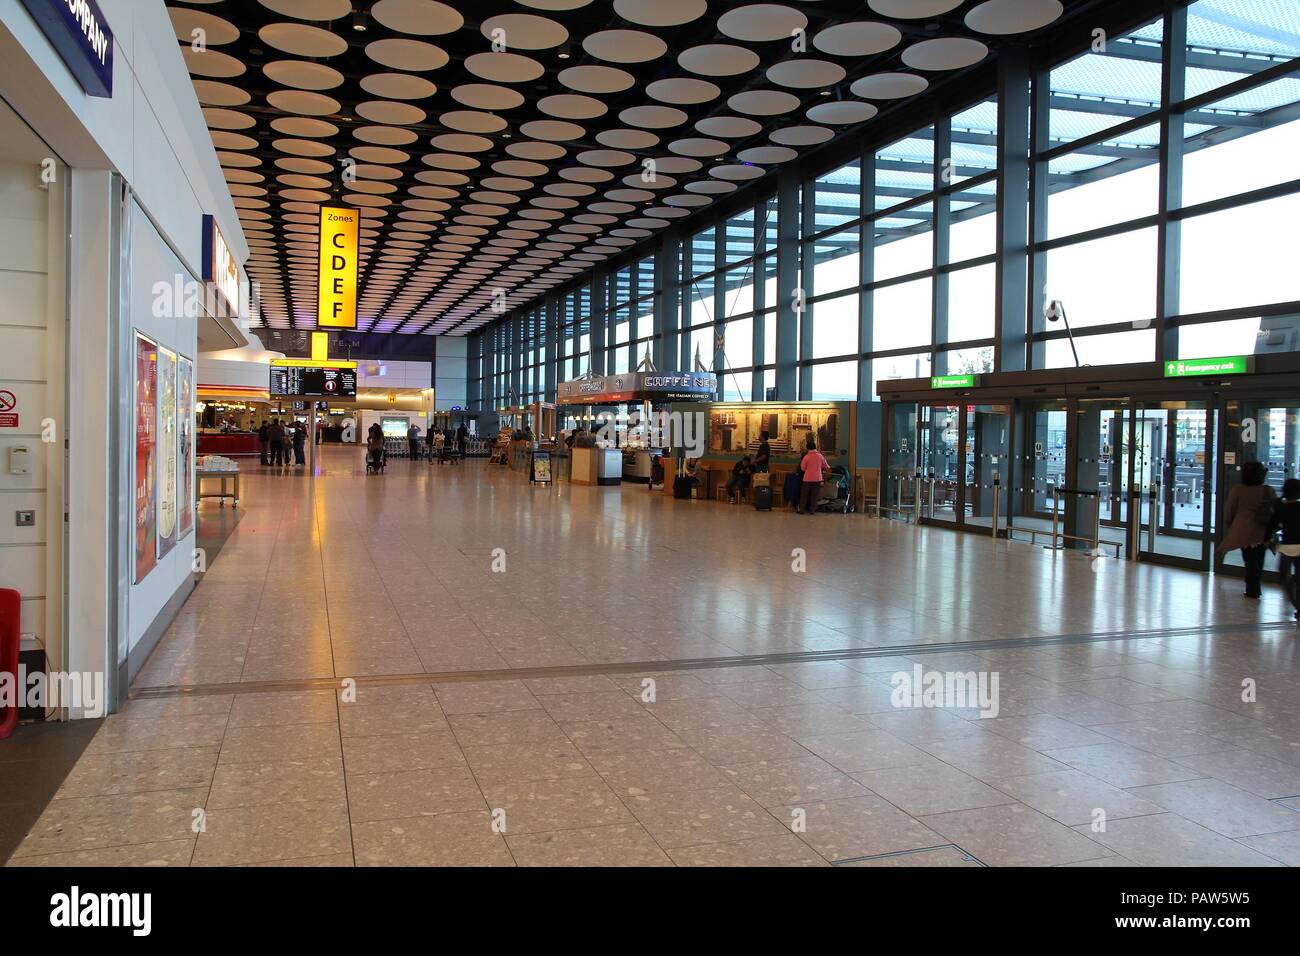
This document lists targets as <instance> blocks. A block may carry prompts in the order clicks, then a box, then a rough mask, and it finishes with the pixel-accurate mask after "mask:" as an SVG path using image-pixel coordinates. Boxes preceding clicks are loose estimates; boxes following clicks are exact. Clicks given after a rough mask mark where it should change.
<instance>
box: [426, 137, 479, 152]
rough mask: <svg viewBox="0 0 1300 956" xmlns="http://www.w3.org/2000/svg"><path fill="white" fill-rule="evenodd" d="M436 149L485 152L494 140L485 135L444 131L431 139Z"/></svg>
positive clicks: (430, 142)
mask: <svg viewBox="0 0 1300 956" xmlns="http://www.w3.org/2000/svg"><path fill="white" fill-rule="evenodd" d="M429 145H430V146H432V147H433V148H434V149H445V150H450V151H451V152H453V153H485V152H487V151H488V150H489V149H491V148H492V140H490V139H488V138H487V137H485V136H470V135H469V134H466V133H443V134H442V135H441V136H435V137H433V138H432V139H431V140H429Z"/></svg>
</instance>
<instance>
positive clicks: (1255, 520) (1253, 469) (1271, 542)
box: [1219, 461, 1300, 621]
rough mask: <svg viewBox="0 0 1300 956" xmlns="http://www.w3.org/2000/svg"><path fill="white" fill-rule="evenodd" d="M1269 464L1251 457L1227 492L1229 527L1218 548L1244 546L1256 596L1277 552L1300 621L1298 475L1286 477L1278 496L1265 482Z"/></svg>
mask: <svg viewBox="0 0 1300 956" xmlns="http://www.w3.org/2000/svg"><path fill="white" fill-rule="evenodd" d="M1267 477H1268V469H1267V468H1266V467H1264V465H1263V464H1262V463H1261V462H1258V461H1248V462H1246V464H1244V465H1243V466H1242V468H1241V484H1239V485H1237V486H1236V487H1234V488H1233V489H1232V491H1231V493H1230V494H1229V495H1228V504H1227V511H1226V514H1225V515H1224V518H1225V524H1226V528H1225V530H1224V533H1223V538H1222V539H1221V540H1220V542H1219V551H1220V553H1221V554H1226V553H1227V552H1229V551H1235V550H1237V549H1240V550H1241V560H1242V563H1243V564H1244V565H1245V566H1246V591H1245V593H1244V595H1243V596H1244V597H1246V598H1248V599H1250V600H1258V599H1259V598H1260V597H1261V596H1262V595H1263V588H1262V583H1263V578H1264V563H1265V559H1266V558H1267V555H1268V552H1269V551H1274V552H1275V553H1276V554H1277V556H1278V573H1279V575H1280V576H1281V579H1282V589H1283V590H1284V591H1285V592H1286V596H1287V598H1288V599H1289V600H1290V601H1291V606H1292V608H1293V609H1294V611H1295V618H1296V620H1297V621H1300V584H1298V583H1297V580H1296V577H1297V570H1298V569H1300V478H1288V479H1286V480H1285V481H1284V482H1283V483H1282V495H1281V497H1279V496H1278V494H1277V492H1275V491H1274V490H1273V489H1272V487H1271V486H1269V485H1268V484H1266V483H1265V479H1267Z"/></svg>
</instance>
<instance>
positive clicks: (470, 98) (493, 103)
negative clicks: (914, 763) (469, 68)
mask: <svg viewBox="0 0 1300 956" xmlns="http://www.w3.org/2000/svg"><path fill="white" fill-rule="evenodd" d="M451 98H452V99H453V100H455V101H456V102H457V103H460V104H461V105H462V106H469V107H473V108H474V109H477V110H512V109H514V108H515V107H516V106H522V105H523V102H524V95H523V94H522V93H520V92H518V91H516V90H512V89H510V87H508V86H496V85H495V84H492V83H463V84H461V85H460V86H457V87H455V88H454V89H453V90H452V91H451Z"/></svg>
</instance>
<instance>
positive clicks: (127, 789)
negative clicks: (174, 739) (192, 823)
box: [58, 747, 217, 797]
mask: <svg viewBox="0 0 1300 956" xmlns="http://www.w3.org/2000/svg"><path fill="white" fill-rule="evenodd" d="M216 765H217V748H215V747H203V748H198V749H192V750H191V749H184V750H141V751H129V752H127V753H105V754H94V753H88V754H85V755H83V756H82V758H81V759H80V760H79V761H77V765H76V766H75V767H74V768H73V770H72V772H71V773H69V774H68V777H67V779H65V780H64V781H63V785H62V786H61V787H60V788H59V792H58V796H60V797H93V796H99V795H104V794H113V793H138V792H140V791H144V790H183V789H187V788H192V787H206V786H207V785H208V784H209V783H211V782H212V771H213V769H214V768H215V767H216Z"/></svg>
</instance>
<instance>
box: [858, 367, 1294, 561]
mask: <svg viewBox="0 0 1300 956" xmlns="http://www.w3.org/2000/svg"><path fill="white" fill-rule="evenodd" d="M878 395H879V398H880V400H881V402H882V403H883V406H884V407H883V422H884V424H883V428H882V447H881V466H882V467H881V479H880V491H879V495H880V506H881V513H882V514H883V515H884V516H885V517H893V518H899V519H903V520H908V521H915V522H917V523H920V524H928V525H941V526H946V527H950V528H954V529H959V530H966V531H973V532H978V533H983V534H988V535H992V536H996V537H999V538H1012V539H1015V540H1018V541H1026V542H1030V543H1032V544H1035V545H1039V546H1042V547H1046V548H1061V549H1075V550H1084V551H1090V552H1094V553H1096V554H1098V555H1101V556H1103V557H1110V558H1125V559H1129V560H1140V561H1154V562H1159V563H1162V564H1171V565H1177V566H1180V567H1186V568H1193V569H1199V570H1205V571H1208V570H1210V569H1211V568H1213V569H1214V570H1215V571H1228V572H1232V571H1233V569H1240V568H1241V557H1240V554H1239V553H1236V552H1233V553H1231V554H1227V555H1216V554H1215V544H1216V542H1217V540H1218V538H1219V531H1220V529H1222V528H1223V526H1224V511H1225V506H1226V503H1227V499H1228V495H1229V493H1230V492H1231V490H1232V488H1233V487H1234V486H1236V485H1237V484H1238V483H1239V482H1240V480H1241V467H1242V465H1243V464H1245V463H1246V462H1248V461H1252V460H1256V461H1260V462H1262V463H1263V464H1264V465H1266V466H1267V468H1268V483H1269V484H1270V485H1272V486H1273V487H1274V489H1275V490H1280V488H1281V486H1282V482H1283V481H1285V480H1286V479H1287V478H1292V477H1296V476H1297V475H1300V355H1298V354H1269V355H1258V356H1221V357H1211V358H1202V359H1182V360H1178V361H1170V362H1164V363H1159V362H1145V363H1138V364H1131V365H1107V366H1103V367H1099V368H1093V367H1083V368H1070V369H1050V370H1037V371H1027V372H1004V373H999V374H983V375H936V376H933V377H931V378H925V379H901V380H893V381H884V382H881V383H880V384H879V387H878Z"/></svg>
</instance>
